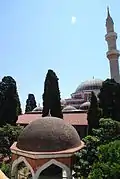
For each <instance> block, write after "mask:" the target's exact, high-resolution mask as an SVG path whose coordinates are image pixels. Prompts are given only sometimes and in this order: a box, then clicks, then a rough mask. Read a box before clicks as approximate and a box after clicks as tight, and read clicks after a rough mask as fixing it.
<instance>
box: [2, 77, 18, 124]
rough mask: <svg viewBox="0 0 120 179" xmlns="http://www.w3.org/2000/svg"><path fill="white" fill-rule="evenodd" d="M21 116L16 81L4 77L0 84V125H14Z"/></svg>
mask: <svg viewBox="0 0 120 179" xmlns="http://www.w3.org/2000/svg"><path fill="white" fill-rule="evenodd" d="M19 114H21V105H20V100H19V96H18V92H17V86H16V81H15V80H14V79H13V78H12V77H11V76H5V77H4V78H3V79H2V81H1V83H0V124H1V125H4V124H6V123H9V124H13V125H14V124H15V123H16V120H17V117H18V115H19Z"/></svg>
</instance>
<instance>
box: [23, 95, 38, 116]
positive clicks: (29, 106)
mask: <svg viewBox="0 0 120 179" xmlns="http://www.w3.org/2000/svg"><path fill="white" fill-rule="evenodd" d="M36 107H37V105H36V100H35V96H34V94H28V99H27V100H26V108H25V113H27V112H30V111H32V110H33V109H34V108H36Z"/></svg>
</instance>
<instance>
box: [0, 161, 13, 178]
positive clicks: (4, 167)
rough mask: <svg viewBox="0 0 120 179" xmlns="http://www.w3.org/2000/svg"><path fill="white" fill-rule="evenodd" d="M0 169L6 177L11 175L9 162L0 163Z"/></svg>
mask: <svg viewBox="0 0 120 179" xmlns="http://www.w3.org/2000/svg"><path fill="white" fill-rule="evenodd" d="M0 169H1V171H2V172H3V173H4V174H5V175H6V176H7V177H10V175H11V164H6V163H4V162H3V163H2V164H1V165H0Z"/></svg>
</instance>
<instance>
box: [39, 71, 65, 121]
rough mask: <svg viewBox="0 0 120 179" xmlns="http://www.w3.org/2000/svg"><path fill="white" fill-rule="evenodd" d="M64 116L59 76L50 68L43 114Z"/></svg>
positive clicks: (45, 89)
mask: <svg viewBox="0 0 120 179" xmlns="http://www.w3.org/2000/svg"><path fill="white" fill-rule="evenodd" d="M49 113H50V114H51V116H54V117H59V118H63V114H62V110H61V102H60V91H59V84H58V78H57V76H56V74H55V72H54V71H53V70H48V73H47V75H46V79H45V83H44V94H43V114H42V116H43V117H44V116H48V115H49Z"/></svg>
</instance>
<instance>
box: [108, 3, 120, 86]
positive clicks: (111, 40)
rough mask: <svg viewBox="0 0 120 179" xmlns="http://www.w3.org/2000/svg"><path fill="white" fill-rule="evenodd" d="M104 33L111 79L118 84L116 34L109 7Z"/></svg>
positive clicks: (119, 80)
mask: <svg viewBox="0 0 120 179" xmlns="http://www.w3.org/2000/svg"><path fill="white" fill-rule="evenodd" d="M106 31H107V34H106V35H105V40H106V41H107V44H108V52H107V53H106V55H107V58H108V59H109V62H110V73H111V78H112V79H114V80H115V81H116V82H118V83H119V82H120V79H119V63H118V58H119V55H120V53H119V51H118V50H117V45H116V40H117V33H116V32H114V22H113V19H112V17H111V16H110V12H109V7H107V19H106Z"/></svg>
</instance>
